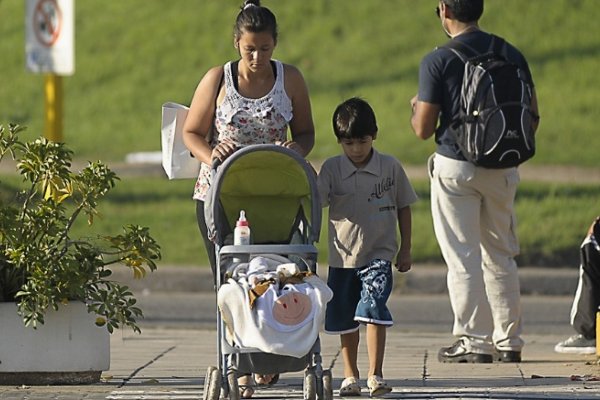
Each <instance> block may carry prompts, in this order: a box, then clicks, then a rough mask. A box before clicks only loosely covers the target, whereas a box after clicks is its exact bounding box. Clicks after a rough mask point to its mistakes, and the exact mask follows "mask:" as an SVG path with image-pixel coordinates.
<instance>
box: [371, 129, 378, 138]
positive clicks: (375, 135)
mask: <svg viewBox="0 0 600 400" xmlns="http://www.w3.org/2000/svg"><path fill="white" fill-rule="evenodd" d="M371 136H372V137H373V140H375V139H377V131H375V133H373V134H372V135H371Z"/></svg>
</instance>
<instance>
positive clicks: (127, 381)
mask: <svg viewBox="0 0 600 400" xmlns="http://www.w3.org/2000/svg"><path fill="white" fill-rule="evenodd" d="M176 347H177V346H171V347H169V348H168V349H166V350H165V351H163V352H162V353H160V354H159V355H157V356H156V357H154V358H153V359H152V360H150V361H148V362H147V363H146V364H144V365H142V366H141V367H138V368H136V369H135V370H134V371H133V372H132V373H131V374H129V376H128V377H127V378H124V379H123V381H122V382H121V383H120V384H119V386H117V388H119V389H120V388H122V387H123V386H125V385H127V383H129V381H130V380H131V379H133V378H134V377H135V376H136V375H137V374H138V373H139V372H140V371H141V370H143V369H144V368H146V367H148V366H149V365H151V364H153V363H154V362H155V361H157V360H159V359H160V358H162V357H163V356H164V355H165V354H167V353H169V352H171V351H173V350H175V348H176Z"/></svg>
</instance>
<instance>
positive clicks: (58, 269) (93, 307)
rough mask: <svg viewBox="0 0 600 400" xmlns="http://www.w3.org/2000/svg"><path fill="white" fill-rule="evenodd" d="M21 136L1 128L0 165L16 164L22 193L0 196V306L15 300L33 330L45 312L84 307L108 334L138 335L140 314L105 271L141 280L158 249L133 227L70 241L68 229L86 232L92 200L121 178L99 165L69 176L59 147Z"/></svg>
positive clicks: (65, 152) (67, 157)
mask: <svg viewBox="0 0 600 400" xmlns="http://www.w3.org/2000/svg"><path fill="white" fill-rule="evenodd" d="M23 129H24V128H23V127H20V126H18V125H12V124H11V125H9V126H8V129H5V127H4V126H1V125H0V162H1V161H2V160H3V159H4V157H6V156H10V157H11V158H12V159H13V160H14V161H16V168H17V171H18V173H19V174H20V175H21V176H22V177H23V181H24V187H25V189H23V190H18V189H15V190H14V196H13V193H11V194H10V195H8V196H7V195H6V193H3V194H2V196H0V301H3V302H7V301H15V302H16V303H17V310H18V313H19V315H21V316H22V317H23V321H24V323H25V325H26V326H33V327H34V328H35V327H36V326H37V324H38V323H42V324H43V323H44V315H45V313H46V311H47V310H48V309H49V308H52V309H55V310H56V309H58V308H59V306H60V305H61V304H65V303H67V302H68V301H82V302H84V303H85V304H86V305H87V308H88V311H89V312H90V313H96V314H97V315H98V318H97V319H96V323H97V324H98V325H106V328H107V329H108V331H109V332H113V330H114V329H115V328H120V327H122V326H129V327H131V328H132V329H133V330H134V331H136V332H140V329H139V327H138V326H137V323H136V318H138V317H142V316H143V314H142V310H141V309H140V308H138V307H137V306H136V299H135V298H134V297H133V293H132V292H131V291H130V290H129V288H128V287H127V286H124V285H121V284H119V283H118V282H115V281H111V280H110V279H109V278H110V276H111V274H112V271H111V269H110V268H109V266H113V265H114V266H117V265H123V266H125V267H128V268H130V269H131V270H132V273H133V275H134V276H135V277H136V278H141V277H143V276H145V274H146V268H148V269H150V270H151V271H154V270H155V269H156V263H155V262H156V261H157V260H159V259H160V257H161V254H160V246H159V245H158V244H157V243H156V241H155V240H154V239H153V238H152V237H151V236H150V233H149V229H148V228H146V227H140V226H134V225H128V226H125V227H123V232H122V233H121V234H119V235H115V236H99V237H96V238H93V239H92V238H72V237H71V235H70V232H71V228H72V227H73V225H74V223H75V222H76V221H77V220H78V218H79V217H81V216H82V215H83V216H85V217H87V222H88V224H89V225H91V224H92V223H93V221H94V217H95V216H96V215H97V205H98V201H99V200H100V199H101V198H103V197H104V196H105V195H106V194H107V193H108V192H109V191H110V190H111V189H112V188H114V186H115V182H116V181H117V180H119V178H118V177H117V176H116V174H115V173H113V172H112V171H111V170H110V169H109V168H108V167H107V166H106V165H104V164H102V163H101V162H90V163H89V164H88V165H87V167H85V168H83V169H82V170H81V171H80V172H78V173H73V172H71V161H72V154H73V153H72V151H71V150H69V149H68V148H67V147H66V146H65V144H64V143H56V142H51V141H48V140H46V139H44V138H39V139H36V140H33V141H29V142H22V141H20V140H19V132H21V131H22V130H23ZM3 192H4V190H3Z"/></svg>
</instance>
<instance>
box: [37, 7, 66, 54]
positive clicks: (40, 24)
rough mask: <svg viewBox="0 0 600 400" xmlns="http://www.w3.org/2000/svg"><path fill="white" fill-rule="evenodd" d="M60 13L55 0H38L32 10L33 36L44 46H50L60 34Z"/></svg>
mask: <svg viewBox="0 0 600 400" xmlns="http://www.w3.org/2000/svg"><path fill="white" fill-rule="evenodd" d="M61 24H62V13H61V11H60V7H59V6H58V3H57V2H56V0H39V1H38V2H37V4H36V7H35V10H34V12H33V30H34V32H35V37H36V38H37V39H38V40H39V42H40V43H41V44H42V45H44V46H52V45H53V44H54V43H56V40H57V39H58V37H59V35H60V28H61Z"/></svg>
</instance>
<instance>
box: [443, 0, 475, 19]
mask: <svg viewBox="0 0 600 400" xmlns="http://www.w3.org/2000/svg"><path fill="white" fill-rule="evenodd" d="M442 2H443V3H444V4H445V5H446V6H448V7H449V8H450V10H452V14H454V18H456V19H457V20H459V21H460V22H474V21H478V20H479V18H481V15H482V14H483V0H442Z"/></svg>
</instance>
